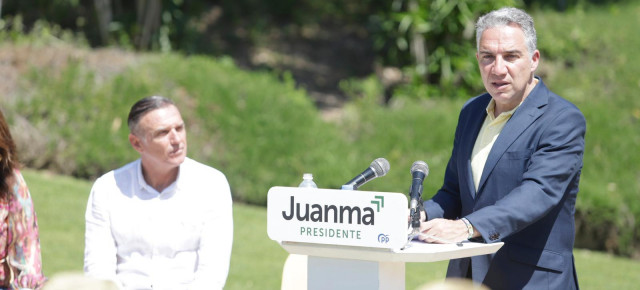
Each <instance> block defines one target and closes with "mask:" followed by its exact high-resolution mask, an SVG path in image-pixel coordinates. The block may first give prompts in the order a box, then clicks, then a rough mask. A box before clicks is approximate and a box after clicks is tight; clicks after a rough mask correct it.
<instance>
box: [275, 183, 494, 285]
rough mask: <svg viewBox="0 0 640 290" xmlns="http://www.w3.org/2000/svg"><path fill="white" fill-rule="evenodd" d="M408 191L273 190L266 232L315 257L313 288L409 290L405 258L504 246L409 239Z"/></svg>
mask: <svg viewBox="0 0 640 290" xmlns="http://www.w3.org/2000/svg"><path fill="white" fill-rule="evenodd" d="M407 208H408V201H407V198H406V196H405V195H404V194H401V193H389V192H369V191H344V190H332V189H312V188H296V187H272V188H271V189H270V190H269V193H268V197H267V233H268V235H269V237H270V238H271V239H272V240H275V241H277V242H278V243H279V244H280V245H281V246H282V247H283V248H284V249H285V250H286V251H287V252H289V253H290V254H296V255H306V256H308V258H307V261H306V269H307V271H306V272H307V283H306V286H307V289H310V290H315V289H350V290H353V289H404V288H405V263H407V262H435V261H442V260H450V259H457V258H463V257H470V256H476V255H485V254H491V253H494V252H496V251H498V249H500V247H502V245H503V244H502V243H492V244H483V243H471V242H465V243H462V244H461V245H458V244H429V243H424V242H420V241H412V242H411V243H409V244H407V238H408V237H407V224H408V223H407V217H408V209H407Z"/></svg>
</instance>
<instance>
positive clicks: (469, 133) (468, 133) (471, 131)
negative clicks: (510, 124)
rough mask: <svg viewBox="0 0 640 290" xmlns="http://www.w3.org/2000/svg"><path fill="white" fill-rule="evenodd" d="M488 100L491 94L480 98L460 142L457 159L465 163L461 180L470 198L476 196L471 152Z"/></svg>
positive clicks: (485, 115) (485, 114)
mask: <svg viewBox="0 0 640 290" xmlns="http://www.w3.org/2000/svg"><path fill="white" fill-rule="evenodd" d="M489 101H491V96H490V95H489V94H486V97H484V98H483V99H482V100H480V102H479V104H478V105H477V108H475V109H474V111H475V112H474V113H473V114H471V118H469V121H468V123H467V124H466V125H467V126H465V130H464V133H463V134H462V140H461V142H460V144H463V146H464V147H463V149H462V151H461V152H462V153H463V155H462V156H460V157H461V158H459V160H463V161H464V162H465V163H464V165H463V168H464V171H462V172H464V174H465V175H466V176H464V177H462V179H461V180H466V181H467V182H466V185H467V190H468V191H469V194H470V195H471V197H472V198H475V196H476V187H475V186H474V183H473V171H472V170H471V154H472V153H473V147H474V145H475V144H476V139H477V138H478V134H479V133H480V128H482V123H484V119H485V118H486V117H487V111H486V108H487V105H489Z"/></svg>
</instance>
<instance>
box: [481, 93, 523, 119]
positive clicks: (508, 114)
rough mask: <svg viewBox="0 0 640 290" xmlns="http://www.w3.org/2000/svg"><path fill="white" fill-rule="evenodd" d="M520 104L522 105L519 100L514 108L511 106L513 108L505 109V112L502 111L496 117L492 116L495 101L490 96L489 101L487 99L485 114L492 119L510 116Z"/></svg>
mask: <svg viewBox="0 0 640 290" xmlns="http://www.w3.org/2000/svg"><path fill="white" fill-rule="evenodd" d="M520 105H522V102H520V104H518V105H517V106H516V107H515V108H513V109H511V110H509V111H506V112H502V113H501V114H500V115H498V117H494V116H493V112H495V109H496V101H495V100H494V99H493V98H491V101H489V104H488V105H487V108H486V109H485V110H486V111H487V115H488V116H489V119H490V120H492V121H493V120H495V119H498V118H501V117H502V118H505V117H506V118H509V117H511V116H512V115H513V113H515V112H516V110H517V109H518V108H519V107H520ZM503 116H504V117H503Z"/></svg>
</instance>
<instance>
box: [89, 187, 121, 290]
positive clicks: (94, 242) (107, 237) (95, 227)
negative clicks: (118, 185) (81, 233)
mask: <svg viewBox="0 0 640 290" xmlns="http://www.w3.org/2000/svg"><path fill="white" fill-rule="evenodd" d="M100 181H101V180H100V179H98V180H97V181H96V182H95V183H94V185H93V188H92V189H91V194H90V196H89V202H88V203H87V211H86V214H85V220H86V223H85V250H84V272H85V274H86V275H87V276H91V277H94V278H99V279H106V280H112V281H117V279H116V259H117V256H116V245H115V241H114V239H113V235H112V234H111V225H110V222H109V211H108V195H107V191H108V188H104V186H102V187H101V185H100V184H101V183H100Z"/></svg>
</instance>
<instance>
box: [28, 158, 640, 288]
mask: <svg viewBox="0 0 640 290" xmlns="http://www.w3.org/2000/svg"><path fill="white" fill-rule="evenodd" d="M23 174H24V176H25V179H26V180H27V184H28V185H29V188H30V191H31V195H32V197H33V200H34V203H35V207H36V211H37V215H38V223H39V226H40V240H41V247H42V256H43V258H42V259H43V267H44V271H45V275H47V276H48V277H52V276H53V275H55V274H57V273H60V272H68V271H82V263H83V251H84V211H85V208H86V202H87V197H88V194H89V190H90V188H91V182H88V181H85V180H77V179H73V178H70V177H66V176H57V175H51V174H48V173H44V172H35V171H31V170H24V172H23ZM266 192H267V189H265V193H266ZM266 215H267V213H266V209H265V208H263V207H256V206H248V205H243V204H235V205H234V224H235V234H234V245H233V253H232V257H231V269H230V271H229V277H228V279H227V286H226V289H279V288H280V280H281V275H282V266H283V265H284V261H285V260H286V258H287V253H286V252H285V251H284V250H283V249H282V248H281V247H280V246H278V244H277V243H276V242H274V241H271V240H270V239H269V237H267V220H266ZM575 257H576V264H577V268H578V278H579V280H580V286H581V287H582V288H583V289H618V290H624V289H637V285H640V275H638V273H640V261H634V260H629V259H625V258H619V257H614V256H611V255H607V254H603V253H599V252H592V251H588V250H575ZM445 271H446V262H437V263H408V264H407V267H406V273H407V277H406V283H407V289H415V288H417V287H418V286H420V285H422V284H424V283H427V282H432V281H438V280H440V279H442V277H444V275H445Z"/></svg>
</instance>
